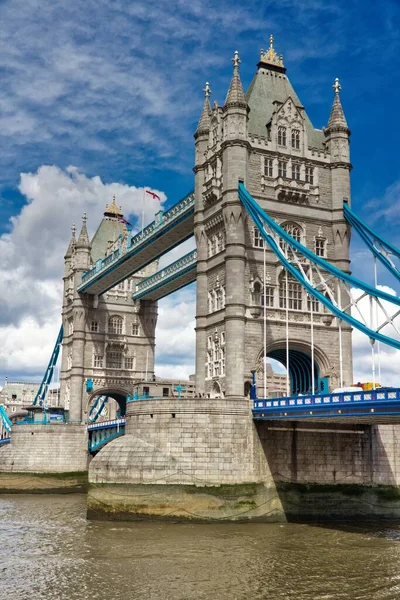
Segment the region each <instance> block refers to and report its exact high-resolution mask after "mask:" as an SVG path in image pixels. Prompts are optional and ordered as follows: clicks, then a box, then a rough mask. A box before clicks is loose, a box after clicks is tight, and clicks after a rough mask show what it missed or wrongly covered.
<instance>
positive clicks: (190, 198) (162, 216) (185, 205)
mask: <svg viewBox="0 0 400 600" xmlns="http://www.w3.org/2000/svg"><path fill="white" fill-rule="evenodd" d="M194 201H195V200H194V193H193V192H191V193H190V194H188V195H187V196H185V198H183V200H181V201H180V202H178V203H177V204H175V205H174V206H173V207H172V208H170V209H169V210H167V211H166V212H162V211H160V212H159V213H157V215H156V218H155V220H154V221H153V222H152V223H150V224H149V225H147V227H145V228H144V229H143V231H140V232H139V233H137V234H136V235H134V236H133V237H132V238H131V240H130V243H129V244H128V246H127V248H126V251H125V254H128V253H132V252H134V251H135V250H137V249H138V248H140V246H142V244H145V243H147V242H148V240H149V239H150V238H151V237H152V236H153V234H154V233H155V232H157V234H159V233H160V232H161V231H162V230H163V229H167V228H169V227H170V226H171V224H173V222H174V221H175V220H178V219H179V217H181V216H182V215H183V214H185V213H186V212H187V211H188V210H190V209H192V208H194ZM122 256H123V252H122V248H118V249H117V250H114V251H113V252H112V253H111V254H109V255H108V256H106V257H105V258H104V259H99V260H98V261H97V262H96V264H95V266H94V267H93V268H92V269H90V271H86V273H84V274H83V275H82V284H84V283H88V282H89V281H90V280H91V279H92V278H94V277H96V276H97V275H98V274H99V273H100V272H101V271H103V270H104V269H106V268H107V267H109V266H110V265H111V264H113V263H115V262H116V261H118V260H119V259H120V258H121V257H122Z"/></svg>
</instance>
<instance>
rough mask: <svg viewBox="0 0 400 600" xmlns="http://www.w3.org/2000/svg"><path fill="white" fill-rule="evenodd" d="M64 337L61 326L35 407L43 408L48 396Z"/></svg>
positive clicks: (35, 400)
mask: <svg viewBox="0 0 400 600" xmlns="http://www.w3.org/2000/svg"><path fill="white" fill-rule="evenodd" d="M63 335H64V327H63V326H62V325H61V327H60V331H59V332H58V336H57V340H56V343H55V346H54V349H53V352H52V355H51V357H50V361H49V364H48V365H47V369H46V372H45V374H44V376H43V379H42V383H41V384H40V387H39V389H38V391H37V394H36V396H35V399H34V401H33V406H43V403H44V400H45V398H46V395H47V391H48V389H49V385H50V383H51V380H52V379H53V374H54V368H55V366H56V364H57V359H58V355H59V353H60V348H61V344H62V340H63Z"/></svg>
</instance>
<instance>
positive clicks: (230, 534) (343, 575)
mask: <svg viewBox="0 0 400 600" xmlns="http://www.w3.org/2000/svg"><path fill="white" fill-rule="evenodd" d="M25 599H29V600H31V599H34V600H44V599H46V600H86V599H90V600H114V599H115V600H202V599H207V600H209V599H210V600H211V599H213V600H261V599H263V600H264V599H265V600H283V599H285V600H286V599H290V600H375V599H376V600H378V599H379V600H383V599H385V600H386V599H393V600H395V599H396V600H399V599H400V523H399V524H390V525H388V524H366V525H363V524H359V523H357V524H354V525H351V524H326V525H323V524H310V525H302V524H261V523H252V524H233V523H230V524H227V523H224V524H218V525H213V524H202V525H199V524H179V523H161V522H138V523H122V522H117V523H116V522H104V521H102V522H95V521H87V520H86V497H85V495H83V494H82V495H81V494H77V495H4V496H0V600H25Z"/></svg>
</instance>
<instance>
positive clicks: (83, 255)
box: [75, 213, 91, 271]
mask: <svg viewBox="0 0 400 600" xmlns="http://www.w3.org/2000/svg"><path fill="white" fill-rule="evenodd" d="M86 221H87V218H86V213H83V217H82V229H81V232H80V234H79V237H78V240H77V242H76V246H75V248H76V251H75V267H76V269H78V270H83V271H87V270H88V269H90V262H91V261H90V240H89V235H88V231H87V228H86Z"/></svg>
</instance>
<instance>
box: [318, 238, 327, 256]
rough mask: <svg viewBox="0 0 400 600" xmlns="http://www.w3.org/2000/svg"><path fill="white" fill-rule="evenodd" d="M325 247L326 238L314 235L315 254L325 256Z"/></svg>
mask: <svg viewBox="0 0 400 600" xmlns="http://www.w3.org/2000/svg"><path fill="white" fill-rule="evenodd" d="M325 248H326V239H325V238H323V237H316V238H315V254H316V255H317V256H326V253H325Z"/></svg>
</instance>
